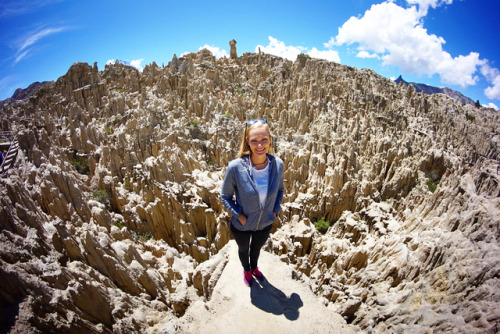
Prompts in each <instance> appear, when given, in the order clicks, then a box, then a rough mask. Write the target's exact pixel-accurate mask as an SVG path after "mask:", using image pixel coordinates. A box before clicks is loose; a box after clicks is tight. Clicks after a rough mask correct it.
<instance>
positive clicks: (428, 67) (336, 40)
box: [324, 0, 485, 88]
mask: <svg viewBox="0 0 500 334" xmlns="http://www.w3.org/2000/svg"><path fill="white" fill-rule="evenodd" d="M407 2H408V3H409V4H416V5H418V6H419V7H418V8H417V6H411V7H409V8H403V7H400V6H398V5H396V4H395V3H394V2H391V1H386V2H383V3H381V4H376V5H372V7H371V8H370V9H369V10H367V11H366V12H365V14H364V15H363V16H362V17H359V18H358V17H351V18H350V19H349V20H347V21H346V22H345V23H344V24H343V25H342V27H340V28H339V32H338V34H337V36H336V37H332V38H331V39H330V41H328V42H327V43H325V44H324V45H325V47H333V46H338V45H344V44H347V45H351V44H357V45H358V50H359V53H358V56H366V55H372V56H374V55H377V56H378V57H380V58H381V59H382V61H383V64H384V65H392V66H397V67H399V69H400V70H401V71H402V72H403V73H412V74H418V75H428V76H432V75H434V74H439V75H440V77H441V81H442V82H443V83H446V84H455V85H460V86H462V87H463V88H465V87H467V86H469V85H474V84H476V83H477V81H478V78H477V76H475V75H474V74H475V73H476V71H477V68H478V67H479V66H481V65H483V64H484V62H485V61H484V60H481V59H479V54H477V53H475V52H471V53H470V54H469V55H467V56H462V55H460V56H458V57H455V58H453V57H452V56H451V55H450V54H449V53H448V52H446V51H444V50H443V45H444V44H445V43H446V42H445V40H444V39H443V38H442V37H439V36H436V35H434V34H429V33H428V32H427V29H425V28H424V26H423V20H422V19H423V17H424V16H425V15H426V13H427V8H428V7H429V6H430V7H433V8H435V7H436V6H439V5H442V4H450V3H452V0H407Z"/></svg>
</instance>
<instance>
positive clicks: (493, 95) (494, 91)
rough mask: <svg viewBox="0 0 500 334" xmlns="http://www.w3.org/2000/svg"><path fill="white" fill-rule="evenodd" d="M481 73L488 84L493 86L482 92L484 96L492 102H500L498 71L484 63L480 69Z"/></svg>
mask: <svg viewBox="0 0 500 334" xmlns="http://www.w3.org/2000/svg"><path fill="white" fill-rule="evenodd" d="M481 73H482V74H483V75H484V76H485V77H486V80H488V82H489V83H491V84H493V86H492V87H488V88H486V89H485V90H484V95H486V97H487V98H489V99H492V100H500V70H498V69H497V68H494V67H490V66H489V65H488V64H487V63H485V64H484V65H483V66H482V67H481Z"/></svg>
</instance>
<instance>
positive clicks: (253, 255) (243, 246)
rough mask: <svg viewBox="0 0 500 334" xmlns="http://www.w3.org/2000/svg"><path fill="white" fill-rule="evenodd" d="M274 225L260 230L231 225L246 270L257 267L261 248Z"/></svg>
mask: <svg viewBox="0 0 500 334" xmlns="http://www.w3.org/2000/svg"><path fill="white" fill-rule="evenodd" d="M271 228H272V225H270V226H268V227H266V228H265V229H263V230H260V231H240V230H237V229H235V228H234V227H233V226H231V232H233V236H234V240H235V241H236V244H238V256H239V257H240V261H241V265H242V266H243V269H244V270H245V271H250V270H251V269H255V268H257V262H258V261H259V255H260V250H261V248H262V246H264V244H265V243H266V241H267V238H268V237H269V234H270V233H271Z"/></svg>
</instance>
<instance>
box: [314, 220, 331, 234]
mask: <svg viewBox="0 0 500 334" xmlns="http://www.w3.org/2000/svg"><path fill="white" fill-rule="evenodd" d="M314 227H316V230H318V232H320V233H322V234H325V233H326V231H328V228H329V227H330V223H329V222H328V221H326V220H325V217H322V218H320V219H318V220H317V221H315V222H314Z"/></svg>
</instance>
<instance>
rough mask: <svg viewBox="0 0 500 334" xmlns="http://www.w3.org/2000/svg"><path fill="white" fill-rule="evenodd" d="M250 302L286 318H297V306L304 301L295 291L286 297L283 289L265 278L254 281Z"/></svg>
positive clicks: (299, 306) (300, 305) (301, 304)
mask: <svg viewBox="0 0 500 334" xmlns="http://www.w3.org/2000/svg"><path fill="white" fill-rule="evenodd" d="M250 298H251V301H252V304H254V305H255V306H256V307H258V308H260V309H261V310H263V311H266V312H269V313H272V314H276V315H281V314H283V315H285V317H286V318H287V319H288V320H297V319H298V318H299V308H301V307H302V306H303V305H304V303H302V299H300V296H299V295H298V294H296V293H292V294H291V295H290V297H287V296H286V295H285V294H284V293H283V291H281V290H279V289H277V288H276V287H274V286H273V285H272V284H271V283H269V282H268V280H267V279H264V280H263V281H255V280H254V282H253V284H252V287H251V290H250Z"/></svg>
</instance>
